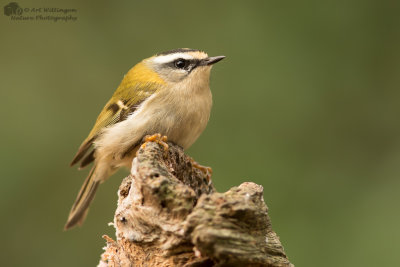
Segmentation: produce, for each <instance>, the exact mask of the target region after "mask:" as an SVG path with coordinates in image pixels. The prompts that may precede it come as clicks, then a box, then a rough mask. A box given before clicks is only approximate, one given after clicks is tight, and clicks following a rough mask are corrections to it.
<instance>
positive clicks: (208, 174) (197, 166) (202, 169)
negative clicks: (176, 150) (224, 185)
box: [190, 158, 213, 184]
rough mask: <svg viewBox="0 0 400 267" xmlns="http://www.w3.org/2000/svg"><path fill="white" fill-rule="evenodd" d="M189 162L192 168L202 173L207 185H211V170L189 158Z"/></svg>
mask: <svg viewBox="0 0 400 267" xmlns="http://www.w3.org/2000/svg"><path fill="white" fill-rule="evenodd" d="M190 161H191V162H192V166H193V167H194V168H196V169H198V170H199V171H201V172H202V173H204V174H205V175H206V176H207V182H208V184H210V183H211V175H212V173H213V170H212V169H211V167H207V166H203V165H200V164H199V163H198V162H197V161H195V160H194V159H193V158H190Z"/></svg>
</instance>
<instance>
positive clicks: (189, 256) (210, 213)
mask: <svg viewBox="0 0 400 267" xmlns="http://www.w3.org/2000/svg"><path fill="white" fill-rule="evenodd" d="M216 179H218V178H216ZM118 196H119V200H118V207H117V210H116V212H115V217H114V227H115V229H116V237H117V240H116V241H114V240H113V239H111V238H110V237H108V236H104V238H105V239H106V241H107V246H106V248H105V252H104V253H103V254H102V255H101V260H100V263H99V265H98V266H100V267H103V266H113V267H114V266H135V267H136V266H149V267H151V266H161V267H164V266H185V267H201V266H204V267H206V266H207V267H208V266H240V267H244V266H272V267H275V266H293V265H292V264H291V263H290V262H289V260H288V258H287V256H286V254H285V252H284V250H283V247H282V245H281V243H280V241H279V237H278V236H277V235H276V233H275V232H274V231H273V230H272V228H271V222H270V219H269V217H268V208H267V206H266V205H265V203H264V199H263V188H262V186H260V185H257V184H254V183H250V182H249V183H243V184H241V185H240V186H238V187H233V188H231V189H230V190H229V191H227V192H225V193H218V192H216V191H215V188H214V186H213V185H212V183H211V181H208V180H207V176H206V175H205V174H204V173H203V172H201V171H200V170H198V169H197V168H194V167H193V164H192V159H191V158H190V157H188V156H187V155H185V154H184V152H183V150H182V149H181V148H179V147H178V146H176V145H173V144H171V143H169V150H168V151H167V152H165V151H164V149H163V147H162V146H160V145H159V144H157V143H155V142H150V143H147V145H146V147H145V148H144V149H140V150H139V151H138V153H137V157H136V158H135V159H134V160H133V165H132V170H131V174H130V175H129V176H128V177H126V178H125V179H124V180H123V182H122V184H121V186H120V188H119V191H118Z"/></svg>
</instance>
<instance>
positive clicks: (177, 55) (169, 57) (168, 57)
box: [154, 53, 194, 64]
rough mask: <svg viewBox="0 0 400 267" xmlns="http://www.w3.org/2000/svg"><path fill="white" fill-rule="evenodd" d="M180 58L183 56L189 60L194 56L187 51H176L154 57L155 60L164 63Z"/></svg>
mask: <svg viewBox="0 0 400 267" xmlns="http://www.w3.org/2000/svg"><path fill="white" fill-rule="evenodd" d="M178 58H183V59H187V60H190V59H194V57H193V56H191V55H189V54H186V53H174V54H170V55H164V56H157V57H155V58H154V62H155V63H160V64H162V63H167V62H172V61H174V60H176V59H178Z"/></svg>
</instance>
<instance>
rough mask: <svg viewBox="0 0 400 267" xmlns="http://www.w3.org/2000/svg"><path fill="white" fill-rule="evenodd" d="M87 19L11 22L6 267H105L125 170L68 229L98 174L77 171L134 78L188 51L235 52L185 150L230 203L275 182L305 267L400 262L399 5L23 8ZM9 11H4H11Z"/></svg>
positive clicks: (6, 51) (6, 34)
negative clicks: (237, 192)
mask: <svg viewBox="0 0 400 267" xmlns="http://www.w3.org/2000/svg"><path fill="white" fill-rule="evenodd" d="M18 3H19V5H20V6H21V7H57V8H76V9H77V10H78V12H77V14H76V15H77V16H78V20H77V21H76V22H67V23H65V22H57V23H54V22H46V21H19V22H16V21H11V20H10V18H9V17H6V16H4V15H3V13H2V14H1V16H0V21H1V22H0V23H1V27H0V33H1V37H2V38H1V42H0V62H1V63H0V73H1V79H0V86H1V91H0V92H1V93H0V97H1V98H0V99H1V105H0V114H1V122H2V125H1V131H0V135H1V140H2V142H1V152H0V157H1V158H0V164H1V169H0V172H1V180H0V183H1V184H0V207H1V227H0V229H1V239H2V240H1V243H2V247H1V250H0V253H1V258H2V265H3V266H95V265H96V264H97V263H98V261H99V256H100V254H101V253H102V247H104V245H105V241H104V240H103V239H102V238H101V236H102V235H103V234H108V235H110V236H112V237H114V230H113V228H112V227H109V226H107V223H108V222H110V221H112V218H113V212H114V209H115V207H116V201H117V194H116V192H117V189H118V186H119V184H120V182H121V179H122V178H123V177H125V176H126V174H127V172H126V171H120V172H118V173H117V174H116V175H114V176H113V177H112V179H110V180H109V181H107V182H106V183H105V185H103V186H101V187H100V189H99V192H98V194H97V196H96V199H95V201H94V203H93V205H92V207H91V211H90V213H89V216H88V218H87V221H86V223H85V224H84V226H83V227H82V228H77V229H73V230H71V231H68V232H63V231H62V228H63V225H64V223H65V220H66V218H67V214H68V212H69V209H70V207H71V205H72V203H73V201H74V199H75V196H76V194H77V192H78V190H79V188H80V186H81V184H82V182H83V180H84V178H85V176H86V175H87V172H88V170H84V171H77V170H76V169H75V168H69V163H70V161H71V159H72V157H73V155H74V154H75V152H76V150H77V148H78V146H79V145H80V143H81V141H82V140H83V139H84V138H85V137H86V135H87V134H88V132H89V130H90V129H91V127H92V125H93V123H94V120H95V118H96V116H97V115H98V113H99V112H100V110H101V108H102V107H103V105H104V104H105V103H106V101H107V100H108V98H109V97H110V96H111V94H112V93H113V91H114V90H115V88H116V87H117V86H118V84H119V82H120V81H121V79H122V77H123V75H124V74H125V73H126V72H127V71H128V70H129V69H130V68H131V67H132V66H133V65H134V64H136V63H137V62H138V61H140V60H141V59H142V58H145V57H148V56H151V55H153V54H155V53H157V52H161V51H165V50H169V49H173V48H179V47H190V48H198V49H203V50H205V51H207V52H208V53H209V54H210V55H221V54H223V55H226V56H227V58H226V59H225V60H224V61H222V62H221V63H218V64H217V65H216V66H215V67H214V69H213V71H212V77H211V88H212V92H213V98H214V107H213V110H212V115H211V119H210V122H209V124H208V127H207V129H206V131H205V132H204V133H203V135H202V136H201V137H200V139H199V140H198V141H197V142H196V143H195V144H194V145H193V147H191V148H190V149H189V150H188V154H190V155H191V156H192V157H194V158H195V159H196V160H197V161H199V162H200V163H202V164H204V165H208V166H211V167H212V168H213V170H214V175H213V179H214V180H213V181H214V183H215V185H216V187H217V189H218V190H219V191H225V190H227V189H229V188H230V187H232V186H236V185H239V184H240V183H242V182H245V181H253V182H255V183H258V184H261V185H263V186H264V193H265V200H266V202H267V204H268V206H269V209H270V215H271V218H272V224H273V228H274V230H275V231H276V232H277V233H278V235H279V236H280V238H281V241H282V243H283V245H284V247H285V250H286V252H287V254H288V256H289V258H290V260H291V261H292V262H293V263H294V264H295V265H296V266H395V265H397V264H398V262H399V261H400V256H398V255H399V254H398V251H399V250H400V243H399V242H398V240H399V239H400V227H399V226H400V212H399V204H400V190H399V189H400V179H399V175H400V164H399V163H400V116H399V115H400V90H399V89H400V88H399V86H400V16H399V14H400V2H398V1H390V0H388V1H377V0H376V1H371V0H363V1H361V0H359V1H308V2H303V1H247V2H245V1H196V2H195V1H146V2H145V1H120V2H118V3H117V2H111V1H107V2H105V1H104V2H99V1H86V2H85V3H83V2H82V1H51V2H50V1H23V2H22V1H19V2H18ZM6 4H8V2H2V6H4V5H6Z"/></svg>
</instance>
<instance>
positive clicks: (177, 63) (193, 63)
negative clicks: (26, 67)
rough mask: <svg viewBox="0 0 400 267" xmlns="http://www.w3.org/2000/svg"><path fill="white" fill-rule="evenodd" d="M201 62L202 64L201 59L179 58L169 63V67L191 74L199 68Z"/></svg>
mask: <svg viewBox="0 0 400 267" xmlns="http://www.w3.org/2000/svg"><path fill="white" fill-rule="evenodd" d="M200 62H201V60H199V59H183V58H178V59H175V60H174V61H172V62H169V63H167V65H168V66H169V67H172V68H175V69H184V70H186V71H188V72H190V71H192V70H193V69H195V68H196V67H197V66H199V64H200Z"/></svg>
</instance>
